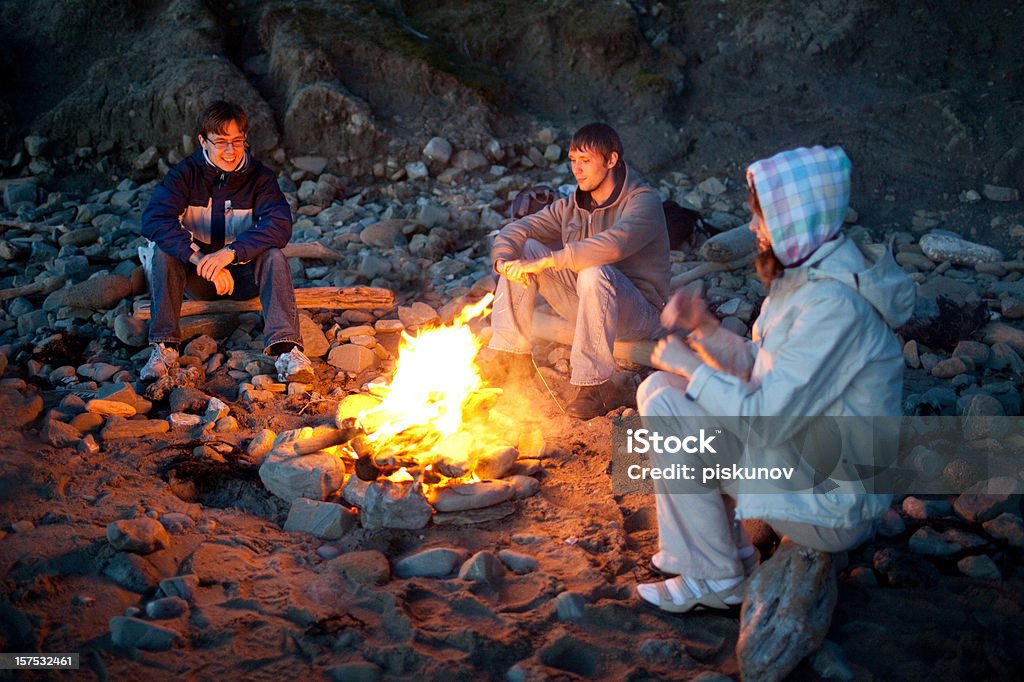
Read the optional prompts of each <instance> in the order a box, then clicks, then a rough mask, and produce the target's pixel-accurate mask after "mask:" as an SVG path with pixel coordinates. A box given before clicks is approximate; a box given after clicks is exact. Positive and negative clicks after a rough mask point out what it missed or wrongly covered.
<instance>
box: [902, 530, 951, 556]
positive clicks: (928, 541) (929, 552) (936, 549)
mask: <svg viewBox="0 0 1024 682" xmlns="http://www.w3.org/2000/svg"><path fill="white" fill-rule="evenodd" d="M907 544H908V546H909V547H910V551H911V552H914V553H916V554H923V555H925V556H950V555H952V554H956V553H957V552H960V551H962V550H963V545H961V544H960V543H959V542H957V541H956V539H955V538H953V537H950V536H947V535H946V534H944V533H939V532H937V531H935V530H933V529H931V528H929V527H927V526H925V527H924V528H919V529H918V530H917V531H915V532H914V534H913V535H911V536H910V540H909V542H908V543H907Z"/></svg>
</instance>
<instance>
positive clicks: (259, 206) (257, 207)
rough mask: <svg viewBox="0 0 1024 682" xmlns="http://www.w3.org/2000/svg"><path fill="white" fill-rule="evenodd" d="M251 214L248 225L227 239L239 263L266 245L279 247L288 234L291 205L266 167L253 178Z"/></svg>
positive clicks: (282, 244)
mask: <svg viewBox="0 0 1024 682" xmlns="http://www.w3.org/2000/svg"><path fill="white" fill-rule="evenodd" d="M252 214H253V225H252V227H250V228H249V229H248V230H246V231H245V232H242V233H241V234H239V235H238V236H237V237H236V238H235V241H233V242H231V246H232V247H233V248H234V250H235V256H236V259H237V262H239V263H247V262H249V261H251V260H252V259H254V258H256V257H257V256H259V255H260V254H262V253H263V252H264V251H266V250H267V249H283V248H284V247H285V246H287V245H288V242H289V240H291V238H292V210H291V207H289V206H288V201H287V200H286V199H285V198H284V192H282V191H281V188H280V187H279V186H278V184H277V178H276V177H274V174H273V173H271V172H270V171H269V170H264V171H263V172H261V173H260V175H259V178H257V180H256V187H255V189H254V200H253V211H252Z"/></svg>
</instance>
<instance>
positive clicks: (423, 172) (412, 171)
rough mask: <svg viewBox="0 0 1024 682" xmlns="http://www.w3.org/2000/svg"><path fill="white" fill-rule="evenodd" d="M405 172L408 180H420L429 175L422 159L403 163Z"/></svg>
mask: <svg viewBox="0 0 1024 682" xmlns="http://www.w3.org/2000/svg"><path fill="white" fill-rule="evenodd" d="M405 174H406V175H408V176H409V179H410V180H422V179H424V178H428V177H430V171H428V170H427V164H425V163H423V162H422V161H410V162H409V163H407V164H405Z"/></svg>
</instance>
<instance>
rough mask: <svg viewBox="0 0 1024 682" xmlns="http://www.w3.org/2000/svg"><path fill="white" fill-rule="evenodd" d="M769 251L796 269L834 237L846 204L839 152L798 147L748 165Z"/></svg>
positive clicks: (846, 163) (846, 176) (845, 172)
mask: <svg viewBox="0 0 1024 682" xmlns="http://www.w3.org/2000/svg"><path fill="white" fill-rule="evenodd" d="M747 184H748V185H750V186H751V187H753V188H754V189H755V190H756V191H757V198H758V200H759V201H760V203H761V211H762V212H763V213H764V222H765V225H766V226H767V227H768V233H769V234H770V235H771V239H772V250H773V251H774V252H775V255H776V256H778V258H779V260H780V261H782V264H783V265H785V266H787V267H788V266H794V265H800V264H801V263H803V262H804V261H805V260H807V258H808V257H809V256H810V255H811V254H812V253H814V252H815V251H816V250H817V249H818V247H819V246H821V245H822V244H824V243H825V242H827V241H828V240H830V239H832V237H834V236H835V235H836V233H838V232H839V228H840V227H841V226H842V224H843V218H845V216H846V208H847V205H848V204H849V201H850V159H848V158H847V156H846V152H844V151H843V150H842V148H841V147H831V148H829V149H826V148H825V147H821V146H817V147H811V148H810V149H808V148H807V147H800V148H799V149H792V150H790V151H785V152H780V153H778V154H776V155H775V156H773V157H771V158H769V159H761V160H760V161H755V162H754V163H752V164H750V167H749V168H748V169H747Z"/></svg>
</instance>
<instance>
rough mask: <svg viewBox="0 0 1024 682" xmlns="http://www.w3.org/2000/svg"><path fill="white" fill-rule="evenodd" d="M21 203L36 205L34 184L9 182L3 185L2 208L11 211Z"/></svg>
mask: <svg viewBox="0 0 1024 682" xmlns="http://www.w3.org/2000/svg"><path fill="white" fill-rule="evenodd" d="M21 203H29V204H32V206H35V205H36V186H35V185H34V184H32V183H30V182H24V183H11V184H9V185H7V186H6V187H4V208H6V209H7V210H8V211H13V210H14V207H15V206H17V205H18V204H21Z"/></svg>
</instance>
